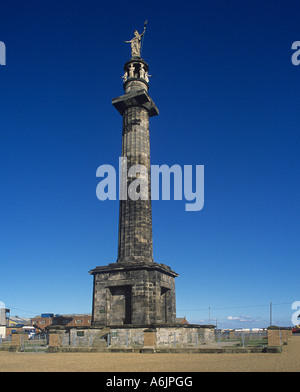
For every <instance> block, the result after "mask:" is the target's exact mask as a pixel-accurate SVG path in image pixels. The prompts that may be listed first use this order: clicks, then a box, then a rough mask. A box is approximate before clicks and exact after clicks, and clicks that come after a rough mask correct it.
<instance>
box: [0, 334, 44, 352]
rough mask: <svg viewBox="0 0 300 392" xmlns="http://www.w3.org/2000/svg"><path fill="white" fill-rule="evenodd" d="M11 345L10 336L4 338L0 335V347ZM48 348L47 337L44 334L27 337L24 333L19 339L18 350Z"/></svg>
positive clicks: (32, 350) (35, 350)
mask: <svg viewBox="0 0 300 392" xmlns="http://www.w3.org/2000/svg"><path fill="white" fill-rule="evenodd" d="M11 345H12V336H11V335H9V336H7V337H6V338H2V337H1V336H0V347H2V348H4V349H5V348H9V347H10V346H11ZM47 348H48V337H47V336H46V335H44V336H42V335H36V336H34V337H33V338H31V339H28V338H27V336H26V335H22V336H21V339H20V350H21V351H23V352H44V351H46V350H47Z"/></svg>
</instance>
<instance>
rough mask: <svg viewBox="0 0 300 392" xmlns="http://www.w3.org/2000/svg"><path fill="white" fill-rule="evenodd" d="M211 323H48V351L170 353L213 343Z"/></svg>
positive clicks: (213, 336)
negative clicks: (68, 324) (78, 325)
mask: <svg viewBox="0 0 300 392" xmlns="http://www.w3.org/2000/svg"><path fill="white" fill-rule="evenodd" d="M214 329H215V326H213V325H198V324H188V325H182V324H157V325H152V326H148V325H147V326H143V325H126V326H119V325H116V326H113V325H111V326H109V327H107V326H106V327H98V326H91V327H74V326H70V327H66V326H57V325H51V326H49V351H50V352H51V351H52V352H57V351H102V352H106V351H110V352H113V351H116V352H117V351H122V352H143V353H146V352H165V351H168V352H172V351H175V350H174V349H176V351H178V350H179V351H180V352H182V351H184V350H187V349H197V348H199V347H201V346H202V347H203V345H207V344H209V343H212V342H214V339H215V335H214Z"/></svg>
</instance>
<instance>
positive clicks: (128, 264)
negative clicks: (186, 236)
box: [90, 29, 178, 326]
mask: <svg viewBox="0 0 300 392" xmlns="http://www.w3.org/2000/svg"><path fill="white" fill-rule="evenodd" d="M144 33H145V29H144V32H143V33H142V34H141V35H140V34H138V32H137V31H135V33H134V35H135V36H134V38H133V39H132V40H131V41H126V42H130V43H131V55H132V57H131V59H130V60H129V61H127V62H126V63H125V65H124V75H123V89H124V92H125V94H124V95H122V96H120V97H118V98H115V99H113V100H112V104H113V106H114V107H115V108H116V109H117V111H118V112H119V113H120V114H121V116H122V117H123V130H122V160H123V161H125V165H123V166H122V169H121V172H122V181H121V183H122V184H121V198H120V210H119V236H118V258H117V261H116V262H115V263H111V264H108V265H105V266H99V267H96V268H94V269H93V270H91V271H90V274H92V275H93V276H94V285H93V313H92V324H93V325H96V326H97V325H98V326H121V325H125V324H126V325H133V326H138V325H142V326H149V325H158V324H166V323H174V322H175V318H176V301H175V277H177V276H178V274H177V273H176V272H174V271H173V270H172V269H171V268H170V267H168V266H167V265H165V264H158V263H156V262H154V261H153V244H152V211H151V184H150V141H149V118H150V117H153V116H156V115H158V113H159V112H158V109H157V107H156V105H155V104H154V102H153V101H152V99H151V98H150V96H149V94H148V88H149V75H148V70H149V67H148V64H147V63H146V62H145V61H144V60H143V59H142V58H141V57H140V44H141V37H142V35H143V34H144ZM135 165H140V166H135ZM133 167H136V168H137V167H138V168H139V169H138V170H135V171H134V174H133V175H132V176H128V173H129V171H130V170H131V169H132V168H133ZM131 174H132V172H131ZM139 182H140V184H145V183H146V184H147V187H144V186H142V185H140V186H137V189H136V192H135V197H134V198H132V197H131V196H132V195H130V188H132V186H133V185H134V184H136V183H139ZM138 188H139V189H138ZM136 196H138V197H136Z"/></svg>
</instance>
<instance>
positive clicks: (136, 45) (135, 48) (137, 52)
mask: <svg viewBox="0 0 300 392" xmlns="http://www.w3.org/2000/svg"><path fill="white" fill-rule="evenodd" d="M146 25H147V21H145V23H144V31H143V32H142V34H139V32H138V31H137V30H134V37H133V38H132V39H131V40H130V41H124V42H126V43H127V44H131V56H132V57H141V45H142V44H141V41H142V37H143V35H144V34H145V31H146Z"/></svg>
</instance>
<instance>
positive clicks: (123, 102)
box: [112, 90, 159, 117]
mask: <svg viewBox="0 0 300 392" xmlns="http://www.w3.org/2000/svg"><path fill="white" fill-rule="evenodd" d="M112 104H113V106H114V107H115V108H116V109H117V111H118V112H119V113H120V114H121V116H123V114H124V112H125V109H127V108H128V107H131V106H140V107H144V108H145V109H147V110H148V112H149V117H153V116H157V115H158V114H159V110H158V108H157V106H156V105H155V103H154V102H153V101H152V99H151V97H150V95H149V94H148V93H147V91H146V90H139V91H133V92H130V93H127V94H124V95H121V96H120V97H117V98H114V99H113V100H112Z"/></svg>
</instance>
